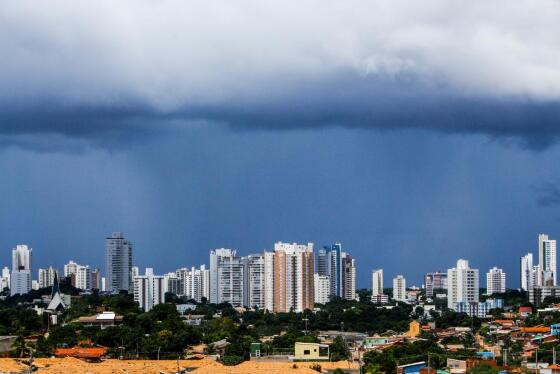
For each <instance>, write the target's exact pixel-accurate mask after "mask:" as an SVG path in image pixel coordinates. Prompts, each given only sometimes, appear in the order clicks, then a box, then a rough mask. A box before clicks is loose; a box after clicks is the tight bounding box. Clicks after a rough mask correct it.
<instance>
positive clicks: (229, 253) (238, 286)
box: [210, 248, 244, 307]
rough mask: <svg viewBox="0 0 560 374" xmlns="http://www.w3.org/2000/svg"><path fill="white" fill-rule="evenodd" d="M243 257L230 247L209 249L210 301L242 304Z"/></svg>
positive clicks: (237, 305)
mask: <svg viewBox="0 0 560 374" xmlns="http://www.w3.org/2000/svg"><path fill="white" fill-rule="evenodd" d="M243 275H244V264H243V259H242V258H241V257H239V256H237V252H236V251H235V250H232V249H226V248H220V249H215V250H213V251H210V302H211V303H214V304H219V303H230V304H231V305H232V306H233V307H241V306H243V300H244V296H243V284H244V283H243V282H244V280H243Z"/></svg>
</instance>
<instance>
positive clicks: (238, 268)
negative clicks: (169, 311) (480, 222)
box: [0, 232, 560, 315]
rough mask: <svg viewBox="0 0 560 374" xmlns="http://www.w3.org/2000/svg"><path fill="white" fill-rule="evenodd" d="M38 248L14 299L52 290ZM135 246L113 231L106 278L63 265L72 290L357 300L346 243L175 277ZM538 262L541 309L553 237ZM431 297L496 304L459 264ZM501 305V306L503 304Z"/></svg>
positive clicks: (272, 301)
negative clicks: (147, 263) (136, 252)
mask: <svg viewBox="0 0 560 374" xmlns="http://www.w3.org/2000/svg"><path fill="white" fill-rule="evenodd" d="M32 253H33V250H32V249H31V248H28V246H27V245H23V244H22V245H17V246H16V247H15V248H14V249H13V250H12V268H11V269H9V268H7V267H5V268H4V269H3V270H2V276H1V277H0V286H1V287H2V288H6V287H8V288H9V289H10V293H11V295H15V294H24V293H27V292H29V291H30V290H31V289H37V288H42V287H48V286H51V285H53V283H54V279H55V274H57V270H56V269H55V268H54V267H52V266H50V267H48V268H44V269H39V270H38V279H37V280H33V279H32V272H31V269H32V267H31V263H32ZM132 253H133V245H132V243H131V242H130V241H129V240H127V239H125V237H124V236H123V234H122V233H120V232H114V233H112V234H111V235H110V236H109V237H107V238H106V239H105V276H104V277H102V276H101V272H100V271H99V270H98V269H92V268H90V266H88V265H80V264H78V263H76V262H74V261H70V262H68V263H67V264H66V265H64V276H65V277H67V278H69V279H70V282H71V284H72V285H73V286H75V287H77V288H79V289H82V290H84V291H91V290H92V289H99V290H101V291H106V292H110V293H118V292H121V291H127V292H129V293H133V294H134V299H135V300H136V301H137V302H138V304H139V305H140V306H141V307H142V308H143V309H145V310H149V309H151V308H152V307H153V306H154V305H157V304H159V303H162V302H164V301H165V300H164V299H165V294H166V293H172V294H174V295H177V296H180V297H186V298H189V299H193V300H195V301H197V302H201V301H202V300H204V299H206V300H208V301H209V302H211V303H216V304H219V303H229V304H231V305H232V306H234V307H247V308H259V309H265V310H269V311H272V312H287V311H291V310H293V311H296V312H299V311H303V310H305V309H307V308H313V306H314V305H315V304H317V303H320V304H324V303H326V302H328V301H329V300H330V299H331V298H332V297H338V298H343V299H349V300H350V299H355V298H356V297H357V296H356V263H355V259H354V258H353V257H352V256H350V254H349V253H347V252H345V251H343V250H342V245H341V244H340V243H335V244H332V245H328V246H324V247H322V248H321V249H319V250H318V251H316V252H315V251H314V244H313V243H307V244H298V243H284V242H276V243H274V249H273V250H272V251H267V250H264V251H262V252H261V253H256V254H250V255H247V256H240V255H238V254H237V251H236V250H234V249H228V248H220V249H214V250H211V251H210V258H209V260H210V266H209V267H208V268H207V267H206V265H201V266H199V267H190V268H186V267H183V268H179V269H177V270H175V271H174V272H170V273H167V274H163V275H156V274H154V272H153V269H151V268H147V269H146V270H145V272H144V274H143V275H141V274H140V271H139V268H138V267H136V266H133V262H132ZM538 260H539V262H538V264H534V262H533V254H532V253H527V254H526V255H524V256H522V257H521V266H520V275H521V284H520V286H521V287H520V288H521V289H522V290H525V291H528V293H529V299H530V301H531V302H533V303H536V304H538V303H539V301H542V300H543V299H544V298H545V297H547V296H553V297H560V287H558V284H557V263H556V240H552V239H549V237H548V235H546V234H540V235H539V236H538ZM383 286H384V284H383V269H376V270H373V272H372V295H371V300H372V301H373V302H374V303H378V304H385V303H387V302H388V301H389V295H387V294H386V293H385V291H384V287H383ZM392 286H393V288H392V298H393V299H394V300H396V301H402V302H408V301H412V299H413V298H414V297H415V295H417V289H414V288H412V289H407V285H406V279H405V277H404V276H403V275H398V276H396V277H395V278H393V284H392ZM424 289H425V294H426V297H427V298H438V297H446V298H447V305H448V307H449V308H450V309H454V310H456V311H465V312H468V313H469V314H474V315H478V314H481V313H483V312H485V310H486V309H487V308H489V307H491V306H495V305H494V304H492V303H494V301H493V300H492V301H491V303H490V304H489V303H488V302H485V303H480V297H479V271H478V269H473V268H471V267H470V266H469V262H468V261H467V260H463V259H460V260H458V261H457V264H456V266H455V267H453V268H450V269H448V270H447V272H431V273H427V274H426V275H425V277H424ZM505 290H506V273H505V272H504V271H503V270H502V269H500V268H498V267H493V268H491V269H489V271H488V272H487V274H486V291H487V292H486V293H487V295H494V294H501V293H504V292H505ZM498 304H499V303H498Z"/></svg>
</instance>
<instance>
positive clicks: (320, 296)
mask: <svg viewBox="0 0 560 374" xmlns="http://www.w3.org/2000/svg"><path fill="white" fill-rule="evenodd" d="M314 283H315V284H314V287H315V294H314V297H315V303H316V304H326V303H328V302H329V299H330V294H331V277H329V276H328V275H319V274H315V279H314Z"/></svg>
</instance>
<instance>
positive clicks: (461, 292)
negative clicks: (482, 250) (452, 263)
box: [447, 259, 479, 311]
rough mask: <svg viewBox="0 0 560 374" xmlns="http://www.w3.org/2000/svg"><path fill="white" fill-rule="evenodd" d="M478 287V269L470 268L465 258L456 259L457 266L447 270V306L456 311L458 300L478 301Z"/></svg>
mask: <svg viewBox="0 0 560 374" xmlns="http://www.w3.org/2000/svg"><path fill="white" fill-rule="evenodd" d="M478 287H479V277H478V269H471V268H470V267H469V261H467V260H463V259H460V260H458V261H457V267H455V268H451V269H448V270H447V307H448V308H449V309H453V310H455V311H456V310H457V309H456V307H457V306H456V304H457V303H458V302H467V303H470V302H476V303H478V301H479V294H478Z"/></svg>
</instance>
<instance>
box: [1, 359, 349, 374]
mask: <svg viewBox="0 0 560 374" xmlns="http://www.w3.org/2000/svg"><path fill="white" fill-rule="evenodd" d="M34 363H35V365H36V366H37V367H38V368H39V370H38V371H37V372H39V373H65V374H66V373H71V374H77V373H91V374H113V373H119V374H128V373H130V374H132V373H138V374H140V373H157V374H159V373H176V372H177V361H173V360H160V361H155V360H130V361H129V360H122V361H121V360H106V361H103V362H100V363H87V362H84V361H81V360H78V359H75V358H39V359H36V360H35V361H34ZM319 364H320V365H321V367H323V368H337V367H341V368H348V362H346V361H341V362H321V363H319ZM296 365H297V368H293V363H287V362H250V361H247V362H243V363H242V364H240V365H237V366H223V365H221V364H219V363H217V362H215V361H212V360H192V361H185V360H182V361H179V367H180V368H181V369H184V368H197V369H196V370H195V371H194V372H193V373H194V374H261V373H263V374H283V373H293V374H317V372H316V371H314V370H312V369H310V368H309V366H311V365H312V363H309V362H305V363H302V362H298V363H296ZM351 367H353V368H357V366H356V365H355V364H352V365H351ZM26 368H27V366H26V365H25V363H24V362H22V361H20V360H16V359H10V358H0V373H18V372H23V371H24V370H25V369H26Z"/></svg>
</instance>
